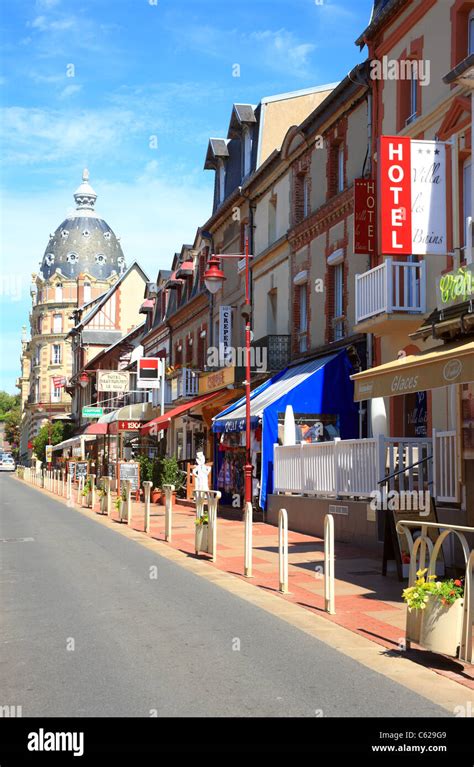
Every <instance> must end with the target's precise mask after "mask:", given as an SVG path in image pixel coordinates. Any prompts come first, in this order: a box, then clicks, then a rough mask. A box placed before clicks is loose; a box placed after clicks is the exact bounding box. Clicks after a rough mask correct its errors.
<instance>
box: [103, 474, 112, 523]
mask: <svg viewBox="0 0 474 767" xmlns="http://www.w3.org/2000/svg"><path fill="white" fill-rule="evenodd" d="M104 487H105V510H106V512H107V516H108V517H110V511H111V508H112V498H111V496H110V477H104Z"/></svg>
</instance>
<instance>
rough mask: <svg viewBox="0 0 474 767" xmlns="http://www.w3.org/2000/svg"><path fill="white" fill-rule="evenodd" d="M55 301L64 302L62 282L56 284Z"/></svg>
mask: <svg viewBox="0 0 474 767" xmlns="http://www.w3.org/2000/svg"><path fill="white" fill-rule="evenodd" d="M54 300H55V301H62V300H63V286H62V284H61V283H60V282H58V283H57V284H56V287H55V290H54Z"/></svg>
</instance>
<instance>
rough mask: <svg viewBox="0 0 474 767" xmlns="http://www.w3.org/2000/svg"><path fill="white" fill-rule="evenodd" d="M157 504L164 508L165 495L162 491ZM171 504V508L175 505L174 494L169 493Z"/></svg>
mask: <svg viewBox="0 0 474 767" xmlns="http://www.w3.org/2000/svg"><path fill="white" fill-rule="evenodd" d="M159 503H160V504H161V506H166V494H165V493H164V492H163V491H162V492H161V494H160V500H159ZM171 503H172V504H173V506H174V505H175V503H176V492H174V493H171Z"/></svg>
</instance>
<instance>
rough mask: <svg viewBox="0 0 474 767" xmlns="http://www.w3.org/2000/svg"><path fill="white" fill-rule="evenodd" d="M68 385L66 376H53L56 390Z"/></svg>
mask: <svg viewBox="0 0 474 767" xmlns="http://www.w3.org/2000/svg"><path fill="white" fill-rule="evenodd" d="M65 383H66V379H65V378H64V376H53V384H54V388H55V389H61V388H62V387H63V386H64V385H65Z"/></svg>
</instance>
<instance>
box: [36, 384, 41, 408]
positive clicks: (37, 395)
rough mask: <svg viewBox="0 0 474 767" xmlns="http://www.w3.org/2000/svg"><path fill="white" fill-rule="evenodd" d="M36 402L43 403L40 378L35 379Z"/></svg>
mask: <svg viewBox="0 0 474 767" xmlns="http://www.w3.org/2000/svg"><path fill="white" fill-rule="evenodd" d="M35 402H36V403H38V402H41V399H40V379H39V378H36V379H35Z"/></svg>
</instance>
